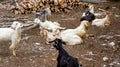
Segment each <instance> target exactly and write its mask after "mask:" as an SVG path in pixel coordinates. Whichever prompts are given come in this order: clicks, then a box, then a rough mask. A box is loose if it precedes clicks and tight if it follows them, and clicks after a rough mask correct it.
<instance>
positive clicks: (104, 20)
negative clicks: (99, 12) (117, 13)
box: [92, 11, 111, 27]
mask: <svg viewBox="0 0 120 67" xmlns="http://www.w3.org/2000/svg"><path fill="white" fill-rule="evenodd" d="M105 14H106V16H105V17H104V18H102V19H95V20H94V21H93V22H92V25H95V26H98V27H105V26H107V25H109V24H110V14H111V13H110V12H109V11H106V12H105Z"/></svg>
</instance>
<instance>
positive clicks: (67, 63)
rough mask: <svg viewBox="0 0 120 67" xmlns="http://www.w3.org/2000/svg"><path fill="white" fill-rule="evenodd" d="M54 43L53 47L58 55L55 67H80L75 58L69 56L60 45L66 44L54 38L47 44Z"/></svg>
mask: <svg viewBox="0 0 120 67" xmlns="http://www.w3.org/2000/svg"><path fill="white" fill-rule="evenodd" d="M52 42H53V43H54V44H53V46H54V47H55V48H56V49H57V50H58V51H59V55H58V57H57V62H58V64H57V67H80V66H81V65H79V63H78V60H77V58H74V57H72V56H70V55H69V54H68V53H67V52H66V50H64V49H63V47H62V44H66V43H65V42H63V41H62V40H61V39H58V38H56V39H55V40H53V41H50V42H49V43H52Z"/></svg>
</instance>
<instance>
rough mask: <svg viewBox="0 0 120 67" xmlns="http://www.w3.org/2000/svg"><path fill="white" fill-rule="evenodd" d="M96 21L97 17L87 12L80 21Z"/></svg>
mask: <svg viewBox="0 0 120 67" xmlns="http://www.w3.org/2000/svg"><path fill="white" fill-rule="evenodd" d="M94 19H95V15H94V14H93V13H91V12H90V11H85V12H84V13H83V15H82V18H81V19H80V21H84V20H87V21H89V22H92V21H93V20H94Z"/></svg>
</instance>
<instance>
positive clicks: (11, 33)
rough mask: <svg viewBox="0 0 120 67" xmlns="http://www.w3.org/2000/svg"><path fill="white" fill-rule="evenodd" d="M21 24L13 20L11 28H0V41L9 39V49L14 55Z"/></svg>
mask: <svg viewBox="0 0 120 67" xmlns="http://www.w3.org/2000/svg"><path fill="white" fill-rule="evenodd" d="M22 26H23V25H22V24H20V23H19V22H17V21H14V22H13V24H12V25H11V28H0V42H4V41H11V42H12V44H11V45H10V47H9V49H10V50H12V52H13V55H14V56H16V53H15V49H16V45H17V44H18V43H19V42H20V40H21V27H22Z"/></svg>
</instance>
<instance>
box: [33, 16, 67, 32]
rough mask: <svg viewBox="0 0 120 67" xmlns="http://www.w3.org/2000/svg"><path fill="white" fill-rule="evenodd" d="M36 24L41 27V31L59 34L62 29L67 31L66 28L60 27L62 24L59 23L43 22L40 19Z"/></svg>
mask: <svg viewBox="0 0 120 67" xmlns="http://www.w3.org/2000/svg"><path fill="white" fill-rule="evenodd" d="M34 22H35V23H37V24H39V25H40V29H47V30H51V31H52V32H53V33H57V32H59V30H60V29H65V28H64V27H60V24H59V23H57V22H52V21H45V22H41V21H40V19H38V18H35V20H34Z"/></svg>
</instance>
